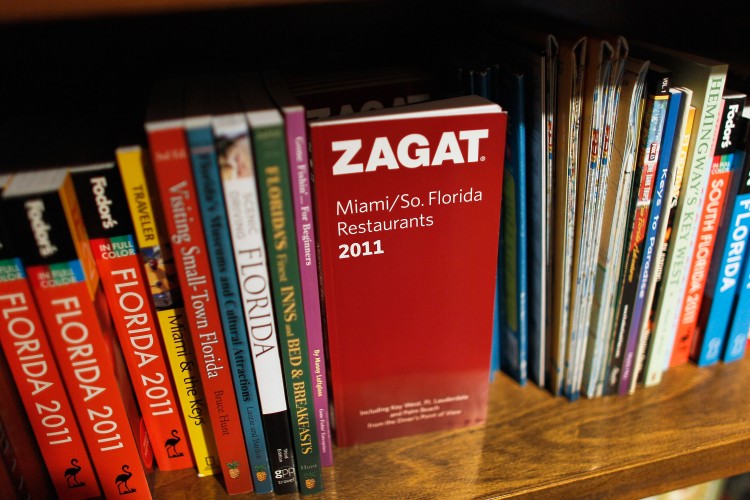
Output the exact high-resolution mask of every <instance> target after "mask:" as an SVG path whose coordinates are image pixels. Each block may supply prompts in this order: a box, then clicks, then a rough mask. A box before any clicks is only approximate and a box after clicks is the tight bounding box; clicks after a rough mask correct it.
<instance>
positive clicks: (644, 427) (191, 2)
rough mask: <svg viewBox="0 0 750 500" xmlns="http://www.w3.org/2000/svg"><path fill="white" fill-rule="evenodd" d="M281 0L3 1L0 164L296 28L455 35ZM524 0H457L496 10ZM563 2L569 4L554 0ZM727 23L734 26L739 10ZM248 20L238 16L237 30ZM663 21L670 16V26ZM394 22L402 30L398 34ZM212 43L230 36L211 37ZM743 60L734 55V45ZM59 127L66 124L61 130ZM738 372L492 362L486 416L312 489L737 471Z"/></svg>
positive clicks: (403, 42)
mask: <svg viewBox="0 0 750 500" xmlns="http://www.w3.org/2000/svg"><path fill="white" fill-rule="evenodd" d="M281 3H282V5H281V6H277V5H276V4H275V3H274V2H270V1H267V0H220V1H218V2H208V1H207V0H157V1H145V0H116V1H113V2H96V1H93V0H74V1H72V2H64V3H60V2H53V1H49V0H45V1H39V2H24V1H20V0H10V2H7V3H6V4H5V5H4V6H3V8H2V9H0V56H2V57H3V60H4V61H6V63H7V69H8V72H7V73H6V75H11V76H10V78H6V79H3V80H4V81H3V83H1V84H0V90H2V92H0V109H2V110H3V112H2V113H0V116H2V115H3V114H4V115H5V116H6V118H2V119H1V120H0V137H4V138H6V140H7V138H11V140H10V141H9V142H7V143H6V144H15V143H16V139H17V140H18V141H20V142H21V143H22V144H27V142H31V139H30V138H27V137H20V135H19V133H18V130H23V129H24V126H25V125H27V124H30V123H32V124H34V126H35V128H34V129H33V130H35V132H36V136H35V137H41V138H43V140H44V144H45V146H43V147H40V146H38V145H36V149H34V150H33V151H32V150H31V149H29V150H25V149H24V148H16V151H11V149H13V148H15V146H13V148H11V147H10V146H8V145H6V147H5V148H1V149H2V150H3V151H2V152H0V171H3V170H8V169H10V168H15V167H16V165H27V166H30V165H32V164H33V163H34V161H36V158H37V157H43V156H44V153H45V152H48V153H49V154H50V155H53V154H54V155H55V158H56V159H57V158H63V159H62V160H60V161H65V160H64V158H66V157H65V155H67V154H70V155H71V157H76V158H77V157H78V156H77V155H78V154H80V149H81V148H86V150H87V153H89V154H92V155H95V154H96V153H98V152H99V151H100V150H101V151H109V152H111V151H113V147H114V145H116V143H117V140H118V136H117V133H118V131H119V129H121V128H122V124H123V123H134V124H138V123H142V115H141V114H140V112H141V111H142V110H143V109H145V100H146V97H147V91H148V88H149V86H150V82H151V80H152V79H153V77H154V75H156V74H165V73H166V74H169V73H174V72H179V71H182V72H186V73H189V72H190V71H191V68H192V69H198V70H200V69H204V68H207V67H208V66H206V63H207V62H211V61H217V60H218V63H219V64H214V65H213V66H211V68H212V69H214V68H216V67H217V66H221V64H228V63H231V62H233V61H235V60H237V58H238V57H243V58H249V57H253V58H255V61H256V62H255V64H256V65H257V66H259V67H262V66H264V65H266V66H268V65H271V64H272V63H273V62H274V60H275V59H276V58H277V57H279V56H280V54H283V55H289V54H290V53H291V52H293V51H294V50H295V45H294V44H295V43H296V42H298V41H299V40H301V39H302V38H303V37H310V39H313V40H315V43H314V44H308V45H309V46H306V47H305V50H306V52H304V54H303V55H302V56H300V57H299V59H303V58H305V57H306V56H307V55H308V54H309V53H310V51H317V52H318V57H321V58H325V57H326V56H327V55H328V53H327V52H326V51H328V50H332V51H335V50H336V46H337V44H338V45H341V44H342V41H343V42H345V44H348V45H350V46H351V47H353V48H354V51H355V52H357V53H358V54H360V55H361V56H362V59H363V60H366V59H367V58H368V57H373V54H376V53H381V52H383V51H382V50H381V48H382V47H387V48H388V50H387V51H386V52H387V53H388V54H396V55H395V56H393V57H394V58H396V57H403V58H405V59H407V60H408V59H409V58H417V57H418V55H419V52H415V51H416V50H418V49H416V45H417V44H414V43H413V41H414V38H419V37H424V36H432V35H434V34H436V33H440V35H439V36H440V37H442V41H450V39H451V37H454V36H458V34H455V33H453V32H451V31H450V30H448V29H447V27H448V28H450V27H455V25H456V24H457V23H456V21H455V19H456V17H455V16H456V9H458V8H459V6H458V2H456V3H455V5H454V8H453V9H450V8H448V9H445V10H442V9H433V10H432V11H430V10H429V7H428V6H426V5H425V4H423V3H422V2H414V1H412V2H405V3H402V2H365V1H357V2H354V1H346V2H325V1H314V0H313V1H310V0H307V1H306V0H283V2H281ZM524 3H526V2H523V1H522V0H509V1H507V2H490V1H484V2H473V3H472V2H469V4H468V6H469V7H472V6H473V7H476V8H486V9H488V10H492V11H495V10H498V6H505V7H511V6H518V5H523V4H524ZM573 3H577V4H578V5H579V7H578V8H576V9H573V10H572V11H570V10H568V11H566V10H565V9H564V7H565V5H568V6H570V5H571V4H573ZM621 3H622V5H619V3H618V2H614V1H610V2H601V1H599V2H590V5H594V4H596V5H598V6H599V7H598V8H597V9H592V10H586V9H585V8H582V7H580V2H572V1H568V2H562V3H560V2H554V1H549V2H545V4H547V5H548V6H549V7H550V9H549V10H550V12H551V13H553V14H556V15H559V16H561V17H567V18H571V16H572V18H573V19H577V20H581V21H591V19H590V18H591V17H592V16H593V17H598V18H600V19H602V18H606V17H607V16H608V15H610V14H612V13H613V12H614V17H613V18H610V19H609V23H610V25H615V26H614V27H624V26H628V25H629V22H630V21H632V20H633V17H634V16H635V14H633V13H632V9H633V7H632V5H633V4H630V3H626V2H621ZM720 3H721V2H720ZM583 4H586V2H583ZM626 4H627V5H628V6H629V8H625V7H624V5H626ZM638 4H645V2H638ZM461 5H462V6H465V5H466V4H465V2H461ZM618 5H619V8H616V9H613V8H614V7H616V6H618ZM552 6H554V9H553V8H552ZM607 7H611V8H609V9H608V8H607ZM581 9H583V10H581ZM664 9H666V7H664ZM438 10H440V12H437V11H438ZM465 10H470V9H469V8H468V7H467V8H466V9H465ZM571 12H572V14H571ZM716 12H718V10H717V11H716ZM331 14H333V15H331ZM418 15H421V16H426V17H427V18H428V20H429V22H433V23H435V25H434V26H432V30H431V31H429V32H427V31H426V30H425V29H424V28H419V29H416V28H414V26H413V25H411V24H410V23H409V19H413V17H414V16H418ZM630 16H633V17H630ZM712 16H713V17H716V16H717V14H715V13H714V14H712ZM303 19H304V20H305V21H306V24H307V25H306V29H305V30H303V32H302V33H298V34H296V35H288V34H287V35H288V36H285V37H284V39H283V40H281V39H280V33H278V32H280V31H281V27H282V26H285V23H287V22H289V21H295V22H296V23H297V25H299V24H301V20H303ZM398 19H401V22H399V21H398ZM341 23H344V24H343V25H340V24H341ZM695 23H696V21H695V20H693V21H692V26H694V25H695ZM736 24H737V25H738V26H742V25H743V24H744V25H745V26H747V21H746V20H742V19H739V20H737V21H736ZM245 25H247V26H249V28H248V29H247V30H246V31H247V32H242V30H241V28H243V27H244V26H245ZM205 29H208V32H207V33H208V38H207V40H208V41H207V42H206V45H204V46H199V45H198V44H197V43H196V38H195V33H202V32H203V31H202V30H205ZM467 29H468V28H467ZM631 29H634V28H632V25H631ZM641 29H647V28H644V27H642V28H641ZM676 31H677V25H676V24H673V25H672V29H671V33H675V32H676ZM407 32H408V33H410V36H409V37H403V38H401V37H400V35H401V34H405V33H407ZM695 32H696V31H695V30H692V29H686V30H685V31H684V33H683V34H682V36H681V37H678V41H677V42H675V46H676V47H678V48H684V49H685V50H693V49H696V48H698V47H699V45H700V42H701V41H709V40H711V43H710V44H708V45H706V46H705V47H704V48H706V49H714V48H716V47H721V46H722V43H723V42H725V45H724V46H725V47H726V48H725V50H726V53H727V54H728V55H730V53H731V55H732V58H731V60H728V62H730V64H731V63H733V62H734V60H735V59H736V54H735V53H734V52H730V51H737V50H738V49H736V46H735V45H733V43H734V41H736V40H739V35H738V34H737V32H733V33H729V34H726V35H724V37H723V38H718V40H717V39H714V38H713V37H712V36H711V34H710V33H705V32H704V33H702V34H700V35H699V36H693V35H694V34H695ZM384 33H387V34H384ZM623 34H626V35H629V33H627V32H623ZM272 35H274V36H275V38H273V39H271V38H269V37H271V36H272ZM661 36H663V37H665V38H666V34H662V35H661ZM265 38H269V39H268V40H265ZM394 40H397V41H394ZM51 41H54V43H50V42H51ZM224 41H226V42H227V43H226V46H230V45H231V46H232V47H231V50H228V51H226V52H220V51H217V50H215V49H216V48H217V47H220V46H221V47H222V48H223V47H224V45H223V44H222V42H224ZM423 41H424V40H423ZM661 41H664V40H661ZM239 42H242V43H243V44H244V45H242V46H239V45H238V43H239ZM680 42H682V43H684V45H680ZM428 45H429V44H428ZM420 46H421V45H420ZM732 47H735V48H734V49H733V48H732ZM381 55H382V54H381ZM6 56H7V57H6ZM741 59H742V60H740V61H739V62H741V63H746V62H747V55H743V56H741ZM8 116H10V117H11V119H8V118H7V117H8ZM62 125H65V126H64V127H63V126H62ZM116 125H118V126H116ZM82 131H85V132H84V133H81V132H82ZM61 132H68V133H69V134H72V135H73V140H72V141H71V140H69V139H70V138H71V135H66V134H65V133H63V134H61ZM89 132H90V134H91V135H87V134H88V133H89ZM74 149H75V151H74ZM18 150H22V151H27V152H28V155H25V153H24V154H21V153H18ZM58 155H62V156H58ZM748 379H750V360H743V361H740V362H737V363H733V364H727V365H718V366H714V367H711V368H703V369H698V368H696V367H695V366H693V365H685V366H681V367H679V368H677V369H673V370H670V371H669V372H668V373H667V374H666V375H665V378H664V379H663V381H662V383H661V384H660V385H658V386H656V387H653V388H649V389H641V388H639V390H638V391H636V393H635V394H634V395H632V396H629V397H608V398H603V399H597V400H585V399H584V400H581V401H578V402H575V403H570V402H568V401H567V400H565V399H562V398H553V397H551V396H550V395H549V394H548V393H547V392H545V391H542V390H540V389H538V388H536V387H535V386H533V385H528V386H526V387H519V386H518V385H517V384H516V383H515V382H513V381H511V380H510V379H508V378H507V377H505V376H504V375H499V376H498V377H497V379H496V380H495V382H493V384H492V386H491V392H492V394H491V406H490V411H489V418H488V422H487V424H486V425H484V426H482V427H478V428H470V429H464V430H459V431H452V432H441V433H433V434H425V435H421V436H415V437H410V438H402V439H394V440H389V441H384V442H381V443H374V444H370V445H363V446H355V447H351V448H336V449H335V450H334V453H335V466H334V467H332V468H329V469H326V470H325V474H324V481H325V483H326V491H325V492H324V493H323V494H321V495H318V496H317V497H316V498H389V497H393V496H394V495H398V496H400V497H403V498H415V499H418V498H437V497H450V498H505V497H519V496H524V497H545V498H550V497H557V498H561V497H562V498H588V497H591V498H596V497H603V496H606V497H608V498H613V497H622V498H641V497H645V496H648V495H651V494H656V493H660V492H665V491H670V490H673V489H676V488H680V487H684V486H688V485H691V484H696V483H700V482H704V481H708V480H712V479H718V478H722V477H728V476H731V475H735V474H739V473H743V472H748V471H750V454H748V452H747V450H750V419H749V418H747V416H748V415H750V399H748V398H747V397H744V396H745V393H746V387H745V385H744V382H745V381H746V380H748ZM154 494H155V497H156V498H157V499H169V498H228V497H227V495H226V494H225V493H224V490H223V487H222V486H221V484H220V483H219V480H217V479H216V478H198V477H196V476H195V473H194V471H192V470H188V471H178V472H158V473H157V474H156V475H155V477H154ZM293 497H294V496H291V497H287V498H293Z"/></svg>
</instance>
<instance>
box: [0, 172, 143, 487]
mask: <svg viewBox="0 0 750 500" xmlns="http://www.w3.org/2000/svg"><path fill="white" fill-rule="evenodd" d="M69 180H70V177H68V181H66V184H65V186H64V187H63V188H61V190H60V191H58V192H55V193H48V194H45V195H39V196H36V195H30V196H28V197H25V198H20V199H18V200H15V201H17V203H16V204H15V206H14V207H13V208H14V211H13V213H11V214H9V220H14V221H16V223H17V224H19V225H21V226H22V227H14V233H16V234H19V238H24V239H26V240H28V241H30V242H33V243H31V245H33V246H35V248H36V249H37V250H36V251H37V253H38V255H42V256H43V255H45V254H46V255H52V256H51V257H48V258H46V260H36V261H30V262H28V263H27V270H28V276H29V282H30V285H31V289H32V291H33V294H34V297H35V299H36V301H37V303H38V306H39V311H40V314H41V316H42V320H43V324H44V326H45V328H46V330H47V333H48V335H49V338H50V341H51V342H50V343H51V344H52V349H53V352H54V354H55V357H56V358H57V361H58V364H59V367H60V372H61V374H62V378H63V380H64V382H65V385H66V387H67V389H68V394H69V397H70V399H71V403H72V404H73V408H74V410H75V413H76V416H77V418H78V422H79V425H80V426H81V431H82V433H83V435H84V439H85V441H86V445H87V446H88V449H89V454H90V456H91V459H92V462H93V463H94V468H95V469H96V473H97V476H98V477H99V481H100V484H101V488H102V492H103V493H104V495H105V496H106V497H113V498H116V497H118V496H119V495H121V494H123V493H127V494H132V495H134V496H133V497H131V498H151V494H150V491H149V485H148V482H147V478H146V472H147V470H148V469H149V468H150V463H145V464H144V463H143V462H142V457H141V454H142V453H143V451H142V447H143V446H144V444H143V442H142V441H139V442H138V443H137V442H136V437H135V436H134V434H133V432H132V429H131V422H130V421H129V417H128V415H129V414H128V410H127V408H126V405H125V401H124V400H123V397H124V396H123V395H121V387H120V385H119V384H118V380H117V376H116V374H115V370H116V365H117V362H118V360H117V355H116V353H115V351H114V350H113V346H114V344H115V343H116V342H110V341H109V340H108V339H105V333H104V330H103V328H104V327H106V325H103V324H102V323H100V313H101V312H103V310H105V309H106V305H105V302H104V299H103V297H102V295H101V294H100V293H99V292H98V290H100V288H99V286H98V276H97V275H96V273H95V272H93V273H92V272H89V273H88V274H87V273H86V272H84V269H87V268H86V267H85V266H84V265H83V264H82V259H80V258H79V254H78V251H79V249H80V251H83V249H85V248H87V247H88V242H87V241H86V239H85V228H83V222H82V217H81V214H80V209H78V207H77V204H76V202H75V194H74V193H73V188H72V184H71V183H70V182H69ZM24 220H26V221H28V222H29V223H28V224H24ZM39 224H44V225H45V226H46V227H48V228H50V232H49V233H48V234H50V237H55V236H59V235H60V234H61V233H63V232H65V233H66V234H67V236H66V237H65V238H64V239H63V240H58V241H56V242H54V243H53V244H52V245H49V244H47V242H45V241H43V239H40V240H37V239H35V237H34V229H35V228H38V227H39ZM37 244H39V246H36V245H37ZM26 246H29V245H26ZM50 247H53V248H55V249H56V250H55V251H54V252H52V254H50V252H49V249H50ZM89 252H90V248H89ZM55 255H59V256H64V258H56V257H55ZM25 258H28V259H32V258H34V256H28V257H26V256H25ZM139 437H140V436H139ZM145 446H146V447H148V444H147V443H146V444H145ZM146 454H147V453H146Z"/></svg>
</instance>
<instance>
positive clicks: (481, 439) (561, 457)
mask: <svg viewBox="0 0 750 500" xmlns="http://www.w3.org/2000/svg"><path fill="white" fill-rule="evenodd" d="M749 377H750V360H747V359H745V360H742V361H740V362H737V363H733V364H732V363H730V364H726V365H717V366H714V367H711V368H703V369H699V368H697V367H696V366H694V365H683V366H680V367H679V368H676V369H673V370H670V371H669V372H667V373H666V374H665V377H664V379H663V380H662V383H661V385H659V386H656V387H652V388H648V389H639V390H638V391H636V392H635V393H634V394H633V395H632V396H612V397H607V398H602V399H595V400H585V399H584V400H580V401H577V402H575V403H570V402H568V401H567V400H565V399H562V398H553V397H551V396H550V395H549V394H548V393H546V392H544V391H542V390H540V389H538V388H537V387H536V386H534V385H529V386H526V387H520V386H518V384H516V383H515V382H513V381H512V380H510V379H509V378H507V377H506V376H504V375H499V376H497V377H496V379H495V381H494V382H493V384H492V387H491V400H490V410H489V417H488V421H487V424H486V425H484V426H482V427H474V428H469V429H463V430H458V431H451V432H439V433H430V434H424V435H420V436H414V437H408V438H399V439H393V440H389V441H383V442H379V443H373V444H368V445H361V446H354V447H350V448H334V466H333V467H332V468H328V469H325V470H324V482H325V488H326V490H325V492H324V493H323V494H321V495H318V496H316V497H315V498H392V497H393V495H394V494H398V496H399V497H400V498H415V499H419V498H424V499H427V498H452V499H468V498H517V497H524V498H604V497H606V498H643V497H646V496H649V495H653V494H657V493H663V492H666V491H671V490H674V489H677V488H682V487H685V486H689V485H692V484H698V483H702V482H705V481H710V480H713V479H719V478H723V477H728V476H732V475H735V474H740V473H744V472H747V471H750V455H749V454H748V452H747V450H748V449H750V419H748V418H747V415H750V400H748V398H747V397H745V394H746V392H747V389H746V386H745V381H746V380H748V378H749ZM154 493H155V496H156V498H164V499H167V498H183V497H184V496H186V495H188V493H189V494H190V496H195V497H196V498H198V497H199V498H229V497H228V496H226V495H225V493H224V492H223V489H222V487H221V485H220V484H219V483H218V482H217V480H216V479H214V478H203V479H199V478H197V477H196V476H195V474H194V473H192V472H191V471H178V472H166V473H160V474H159V475H158V476H157V477H156V480H155V488H154Z"/></svg>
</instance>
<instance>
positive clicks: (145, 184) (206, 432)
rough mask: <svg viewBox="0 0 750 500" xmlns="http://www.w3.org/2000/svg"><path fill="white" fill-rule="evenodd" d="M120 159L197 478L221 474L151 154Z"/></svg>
mask: <svg viewBox="0 0 750 500" xmlns="http://www.w3.org/2000/svg"><path fill="white" fill-rule="evenodd" d="M116 156H117V164H118V167H119V170H120V176H121V178H122V183H123V187H124V190H125V196H126V198H127V203H128V207H129V210H130V215H131V220H132V222H133V230H134V233H135V237H136V241H137V244H138V248H139V251H140V259H141V262H142V269H143V272H144V274H145V275H146V283H147V284H148V293H149V296H150V299H151V303H152V305H153V307H154V309H155V310H156V320H157V322H158V329H159V333H160V335H161V340H162V344H163V347H164V350H165V352H166V355H167V361H168V362H169V367H170V370H171V374H172V381H173V382H174V385H175V391H176V393H177V398H178V401H179V404H180V410H181V414H182V418H183V420H184V422H185V427H186V429H187V434H188V438H189V439H188V444H189V445H190V449H191V451H192V455H193V459H194V460H195V465H196V468H197V472H198V476H211V475H214V474H218V473H220V472H221V468H220V466H219V464H218V462H217V460H216V459H217V452H216V443H215V441H214V437H213V431H212V429H211V424H210V421H209V419H208V415H207V413H206V411H207V410H206V396H205V393H204V391H203V384H202V382H201V379H200V374H199V372H198V369H197V367H196V361H195V354H194V352H193V345H192V341H191V339H190V331H189V327H188V324H187V318H186V316H185V310H184V308H183V307H182V296H181V294H180V289H179V284H178V282H177V276H176V271H175V268H174V258H173V257H172V254H171V248H170V246H169V242H168V241H167V240H166V239H165V237H164V235H165V229H164V226H163V221H162V220H161V218H160V217H159V214H158V213H157V212H154V200H153V197H154V193H153V191H152V190H153V188H154V186H153V180H152V181H149V180H148V179H147V175H148V173H149V171H148V169H147V168H146V164H145V162H146V161H147V158H146V154H145V152H144V151H143V149H142V148H140V147H123V148H119V149H118V150H117V152H116Z"/></svg>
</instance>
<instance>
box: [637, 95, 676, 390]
mask: <svg viewBox="0 0 750 500" xmlns="http://www.w3.org/2000/svg"><path fill="white" fill-rule="evenodd" d="M688 99H689V97H688V94H687V92H685V90H684V89H681V88H675V87H672V88H670V89H669V104H668V106H667V118H666V122H665V123H664V134H663V136H662V143H661V147H660V151H659V166H658V174H657V177H656V179H655V180H654V199H653V201H652V203H651V213H650V214H649V219H650V222H649V226H648V232H647V233H646V245H647V248H649V249H648V250H647V251H646V252H645V260H644V264H643V267H642V269H641V283H640V285H639V288H638V299H641V300H643V306H642V312H641V313H640V321H639V322H638V325H637V328H638V346H637V351H636V355H635V361H634V363H635V367H634V370H633V376H632V377H631V380H630V387H629V388H628V392H629V393H632V392H633V391H635V387H636V385H637V384H638V383H639V382H640V383H642V382H643V365H644V363H645V360H646V353H647V352H648V346H649V344H650V339H651V320H652V318H651V311H652V306H653V302H654V294H655V293H656V285H657V283H658V281H659V279H660V276H661V270H662V268H663V265H664V260H663V259H661V258H660V257H661V255H663V252H662V249H663V248H664V246H665V240H666V234H667V229H668V226H669V220H670V218H671V217H670V215H671V213H672V205H673V204H672V203H671V200H672V199H673V197H674V196H675V192H679V183H680V182H681V179H680V180H679V181H678V180H677V174H678V170H680V167H679V166H678V161H677V160H678V158H679V152H680V149H681V139H682V136H683V134H684V131H685V126H686V123H687V116H688V113H689V108H688V106H687V101H688ZM681 164H682V165H684V163H681ZM634 327H636V325H635V324H631V328H634Z"/></svg>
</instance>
